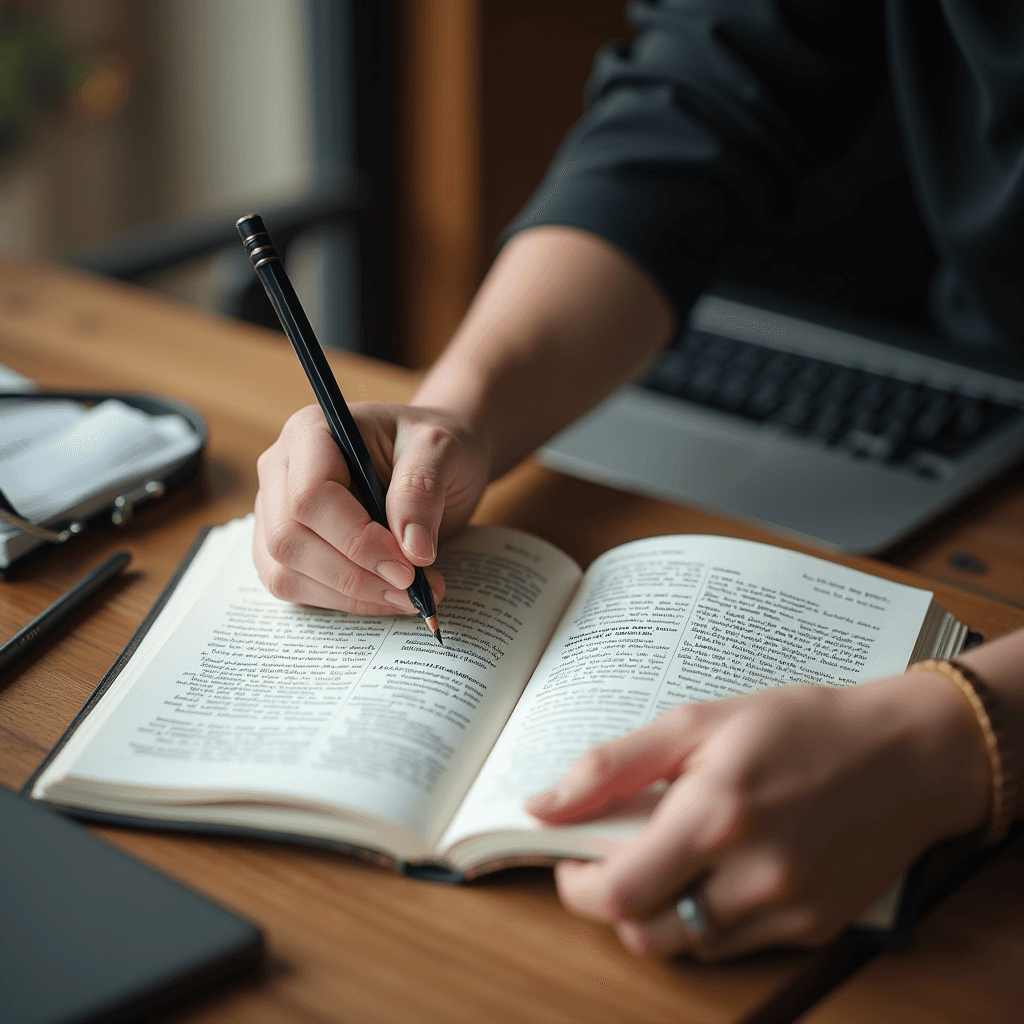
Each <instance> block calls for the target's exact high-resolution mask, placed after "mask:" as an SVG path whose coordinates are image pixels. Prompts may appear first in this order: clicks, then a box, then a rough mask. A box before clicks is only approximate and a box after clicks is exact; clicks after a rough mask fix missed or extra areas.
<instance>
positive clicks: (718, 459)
mask: <svg viewBox="0 0 1024 1024" xmlns="http://www.w3.org/2000/svg"><path fill="white" fill-rule="evenodd" d="M548 451H549V452H557V454H558V455H559V456H561V457H562V458H565V459H567V460H569V461H570V462H574V461H576V460H577V459H578V460H580V461H581V462H585V463H589V464H590V466H591V472H590V473H588V474H587V475H590V476H592V477H593V475H594V470H597V472H598V473H599V474H601V475H603V474H604V473H605V472H607V478H606V480H607V482H608V483H617V482H625V481H630V482H631V483H633V484H634V486H635V485H636V484H640V485H641V486H643V485H644V484H646V485H647V486H646V488H645V489H647V490H653V491H654V492H655V493H658V492H660V493H662V494H664V493H665V492H666V491H668V492H671V491H673V490H676V489H679V490H681V491H683V492H684V493H685V494H686V495H687V496H688V497H689V498H690V499H691V500H694V501H702V500H712V499H713V496H714V494H715V492H717V491H718V489H719V488H720V487H722V486H724V485H726V484H728V483H731V482H732V481H733V479H734V478H735V477H736V476H737V475H740V474H742V473H743V472H744V471H745V470H747V469H748V468H749V467H750V466H751V464H752V463H754V462H756V461H757V460H758V458H759V457H760V456H761V451H760V446H759V445H757V444H747V443H744V442H742V441H738V440H736V441H733V440H730V439H727V438H722V437H721V436H720V435H718V436H715V435H712V434H710V433H705V432H703V431H702V430H701V429H700V427H699V426H692V425H690V424H686V425H683V424H680V423H679V421H678V420H676V422H674V423H666V422H664V420H662V418H661V417H658V416H650V417H649V416H643V415H641V416H637V415H634V414H633V413H632V412H631V411H630V412H627V411H626V410H625V409H623V408H622V407H621V406H620V407H619V408H618V410H616V414H614V415H604V414H603V413H601V412H599V413H598V414H596V415H594V416H592V417H588V418H587V419H586V420H585V421H583V422H581V423H580V424H579V427H578V428H570V429H569V430H567V431H566V432H565V433H564V434H562V435H561V436H560V437H558V438H556V439H555V441H554V442H553V443H552V445H551V447H550V448H549V449H548ZM598 467H600V468H598Z"/></svg>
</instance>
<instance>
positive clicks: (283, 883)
mask: <svg viewBox="0 0 1024 1024" xmlns="http://www.w3.org/2000/svg"><path fill="white" fill-rule="evenodd" d="M331 361H332V363H333V365H334V366H335V369H336V371H337V373H338V377H339V380H340V383H341V386H342V389H343V390H344V391H345V392H346V394H347V395H349V396H350V397H352V398H358V397H366V398H381V399H388V400H398V399H402V398H404V397H405V396H407V395H408V394H409V393H410V391H411V388H412V387H413V386H414V382H415V378H414V376H413V375H412V374H410V373H408V372H407V371H400V370H397V369H395V368H392V367H388V366H384V365H383V364H380V363H374V362H372V361H370V360H366V359H360V358H356V357H351V356H344V355H340V354H334V355H332V356H331ZM0 362H2V363H5V364H8V365H10V366H12V367H13V368H15V369H17V370H20V371H22V372H24V373H27V374H29V375H30V376H32V377H34V378H35V379H37V380H38V381H40V382H41V383H42V384H44V385H48V386H55V387H56V386H59V387H68V386H80V387H106V388H111V389H140V390H152V391H159V392H161V393H165V394H170V395H175V396H177V397H180V398H184V399H186V400H188V401H191V402H192V403H194V404H195V405H196V406H197V407H198V408H199V409H200V410H201V411H202V413H203V415H204V416H205V417H206V418H207V420H208V422H209V425H210V441H209V452H208V454H209V459H208V464H207V469H206V473H205V477H204V480H203V483H202V485H201V486H198V487H196V488H194V489H192V490H191V491H190V492H188V493H185V494H182V495H180V496H179V497H178V498H176V499H174V500H173V501H171V502H170V503H168V504H167V505H165V506H162V507H161V506H154V507H153V508H151V509H149V510H148V511H145V512H143V513H141V514H140V515H139V517H138V519H137V520H136V521H135V522H134V523H132V524H131V525H130V526H129V527H128V528H126V529H125V530H124V531H116V530H114V529H113V528H97V529H95V530H90V531H89V532H88V533H87V534H86V535H85V536H83V537H82V538H81V539H80V540H77V541H76V542H75V543H74V544H73V545H68V546H67V548H66V549H60V550H53V551H49V552H47V553H45V554H44V555H43V556H42V557H40V558H39V559H38V560H37V561H36V562H35V564H34V565H33V566H32V568H31V572H25V573H24V574H22V575H19V576H17V577H16V578H15V579H12V580H9V581H6V582H2V583H0V632H2V633H3V634H9V633H11V632H13V631H14V630H15V629H16V628H18V627H19V626H21V625H22V624H24V623H25V622H27V621H28V620H29V619H30V618H31V617H32V616H33V615H35V614H37V613H38V612H39V611H40V610H41V609H42V608H43V607H45V605H46V604H47V603H48V602H49V601H51V600H53V599H54V598H55V597H56V596H57V595H58V594H59V593H60V592H61V591H62V590H63V589H65V588H66V587H67V585H68V584H69V583H70V582H71V581H72V580H74V579H76V578H78V577H79V576H81V575H83V574H84V572H85V571H87V569H89V568H90V567H92V566H93V565H95V564H96V563H98V562H99V561H100V560H101V559H102V558H103V557H105V555H106V554H107V553H108V552H109V551H111V550H113V549H115V548H116V547H126V548H128V549H129V550H130V551H131V552H132V553H133V558H134V560H133V564H132V566H131V570H130V572H129V574H128V575H127V576H126V578H125V579H124V580H123V581H121V582H120V583H119V584H118V585H116V586H114V587H111V588H110V589H109V590H108V591H107V592H106V593H105V596H104V600H103V601H102V602H101V603H100V604H99V605H98V606H97V607H95V608H93V609H91V610H90V611H88V612H87V613H83V614H82V615H81V616H80V618H79V619H78V620H76V621H75V622H74V623H72V624H70V626H69V628H68V629H67V630H64V631H63V632H62V633H61V635H60V636H58V637H55V638H53V639H52V640H51V641H50V642H49V643H47V644H46V645H45V646H43V647H41V648H40V649H39V650H37V651H36V652H35V653H34V654H33V655H32V656H31V657H30V658H29V659H27V660H26V661H24V662H22V663H21V664H20V665H19V666H18V668H17V670H16V671H15V672H14V673H12V674H11V675H10V676H9V677H8V678H7V679H6V680H5V682H6V684H7V685H6V686H5V687H4V688H3V689H2V690H0V781H2V782H3V783H4V784H5V785H7V786H10V787H18V786H20V785H21V783H22V782H23V781H24V780H25V779H26V778H27V776H28V775H29V774H30V772H31V771H32V770H33V769H34V767H35V766H36V765H37V764H38V763H39V761H40V760H41V759H42V757H43V755H44V753H45V751H46V750H47V749H48V748H49V747H50V746H51V745H52V744H53V743H54V742H55V741H56V739H57V738H58V737H59V735H60V734H61V732H62V731H63V729H64V728H65V727H66V726H67V724H68V723H69V722H70V721H71V719H72V717H73V716H74V714H75V713H76V712H77V710H78V708H79V707H80V706H81V704H82V702H83V701H84V700H85V698H86V697H87V696H88V694H89V692H90V691H91V689H92V688H93V686H94V685H95V683H96V682H97V681H98V680H99V678H100V677H101V676H102V674H103V673H104V671H105V670H106V668H107V667H108V666H109V664H110V662H111V661H112V660H113V659H114V657H115V656H116V655H117V653H118V652H119V651H120V649H121V648H122V646H123V645H124V644H125V642H126V641H127V640H128V638H129V637H130V636H131V634H132V632H133V631H134V629H135V628H136V626H137V625H138V623H139V622H140V620H141V619H142V617H143V616H144V614H145V613H146V611H147V610H148V608H149V606H150V604H151V602H152V601H153V600H154V599H155V597H156V596H157V594H158V593H159V591H160V590H161V588H162V587H163V586H164V584H165V583H166V581H167V579H168V578H169V577H170V575H171V573H172V571H173V569H174V567H175V565H176V564H177V562H178V560H179V559H180V557H181V556H182V554H183V553H184V551H185V550H186V549H187V547H188V545H189V543H190V542H191V540H192V538H193V536H194V535H195V532H196V530H197V529H198V528H199V527H200V526H201V525H203V524H206V523H217V522H223V521H225V520H226V519H228V518H230V517H232V516H237V515H241V514H244V513H245V512H247V511H248V510H249V509H250V508H251V506H252V501H253V497H254V494H255V489H256V477H255V472H254V465H255V460H256V457H257V455H258V453H259V452H260V451H261V450H262V449H263V448H264V447H266V445H268V444H269V443H270V442H271V441H272V440H273V438H274V437H275V436H276V434H277V432H278V430H279V429H280V427H281V425H282V423H283V422H284V420H285V418H286V417H287V416H288V415H289V413H290V412H292V411H293V410H294V409H295V408H297V407H299V406H300V405H302V404H305V403H306V402H308V401H309V399H310V394H309V389H308V385H307V384H306V381H305V380H304V378H303V376H302V374H301V372H300V371H299V369H298V366H297V365H296V362H295V358H294V356H293V355H292V353H291V351H290V349H289V348H288V347H287V345H286V344H285V343H284V342H283V341H282V340H281V339H280V337H279V336H277V335H274V334H271V333H270V332H265V331H261V330H258V329H256V328H250V327H246V326H242V325H240V324H236V323H231V322H227V321H223V320H217V319H213V318H210V317H207V316H204V315H201V314H198V313H196V312H194V311H191V310H189V309H187V308H185V307H183V306H178V305H175V304H173V303H169V302H167V301H165V300H162V299H158V298H156V297H154V296H152V295H147V294H145V293H143V292H141V291H137V290H134V289H131V288H129V287H127V286H123V285H116V284H112V283H109V282H105V281H99V280H92V279H88V278H85V277H82V276H79V275H74V274H71V273H68V272H65V271H62V270H59V269H56V268H52V267H46V266H38V265H36V266H32V265H16V264H10V263H0ZM478 518H479V519H481V520H484V521H489V522H502V523H508V524H513V525H517V526H521V527H523V528H525V529H529V530H532V531H534V532H536V533H539V534H541V535H543V536H546V537H548V538H549V539H551V540H553V541H554V542H555V543H558V544H559V545H561V546H562V547H564V548H565V549H566V550H568V551H569V552H570V553H571V554H573V555H574V556H575V557H576V558H577V559H579V560H580V561H582V562H584V563H585V562H589V561H590V560H591V559H592V558H593V557H594V556H595V555H596V554H598V553H599V552H600V551H601V550H604V549H605V548H606V547H608V546H609V545H611V544H614V543H618V542H620V541H622V540H627V539H630V538H632V537H636V536H642V535H647V534H654V533H665V532H679V531H685V532H710V533H731V534H733V535H736V536H747V537H753V538H755V539H767V535H766V534H764V533H762V532H759V531H757V530H754V529H752V528H749V527H741V526H738V525H737V524H732V523H729V522H727V521H724V520H721V519H717V518H715V517H713V516H710V515H708V514H706V513H699V512H695V511H693V510H688V509H684V508H678V507H674V506H669V505H665V504H662V503H659V502H654V501H647V500H644V499H639V498H635V497H630V496H627V495H623V494H620V493H618V492H614V491H609V490H605V489H603V488H599V487H594V486H593V485H589V484H583V483H580V482H578V481H573V480H569V479H567V478H564V477H559V476H557V475H556V474H553V473H549V472H547V471H545V470H543V469H541V468H539V467H538V466H536V465H533V464H531V463H526V464H524V465H523V466H522V467H520V468H519V469H517V470H516V471H514V472H513V473H512V474H510V475H509V476H508V477H506V478H505V479H503V480H502V481H499V482H498V483H497V484H495V485H494V486H493V487H492V488H491V489H490V490H489V492H488V494H487V496H486V498H485V501H484V503H483V505H482V506H481V509H480V512H479V514H478ZM849 562H850V564H855V565H858V566H860V567H864V568H868V569H869V571H877V572H880V573H881V574H884V575H890V576H892V577H893V578H898V579H902V580H906V581H909V582H914V581H918V582H920V580H919V578H918V577H916V576H914V574H913V573H911V572H910V571H908V570H905V569H899V568H889V567H884V566H881V565H880V564H879V563H875V562H871V561H870V560H867V559H850V560H849ZM936 590H937V592H938V594H939V598H940V600H941V601H942V603H943V604H944V605H945V606H946V607H948V608H949V609H950V610H951V611H953V612H954V613H955V614H957V615H958V616H960V617H962V618H965V619H966V620H967V621H969V622H971V623H972V625H975V626H976V627H978V628H981V629H983V630H984V631H986V632H987V633H988V634H989V635H996V634H998V633H1002V632H1005V631H1008V630H1010V629H1012V628H1015V627H1017V626H1020V625H1022V624H1024V610H1021V609H1017V608H1013V607H1011V606H1008V605H1004V604H998V603H996V602H994V601H991V600H988V599H986V598H984V597H982V596H980V595H976V594H969V593H966V592H964V591H961V590H958V589H956V588H954V587H952V586H949V585H946V584H941V585H938V586H937V587H936ZM97 831H98V832H99V833H100V834H102V835H103V836H105V837H106V838H107V839H109V840H110V841H111V842H113V843H114V844H115V845H117V846H119V847H121V848H122V849H125V850H127V851H129V852H131V853H132V854H134V855H135V856H138V857H139V858H141V859H143V860H145V861H147V862H148V863H150V864H153V865H154V866H156V867H157V868H159V869H160V870H162V871H165V872H166V873H167V874H169V875H173V876H174V877H176V878H178V879H180V880H182V881H184V882H185V883H186V884H188V885H190V886H192V887H193V888H195V889H197V890H199V891H202V892H205V893H207V894H209V895H210V896H212V897H214V898H215V899H217V900H219V901H221V902H223V903H225V904H226V905H228V906H231V907H233V908H235V909H237V910H238V911H239V912H241V913H242V914H244V915H245V916H247V917H249V918H251V919H252V920H254V921H256V922H258V923H259V924H260V925H261V926H262V927H263V928H264V930H265V932H266V935H267V937H268V945H269V950H270V961H269V966H268V971H267V974H266V976H265V977H264V978H263V979H261V980H260V981H259V982H257V983H255V984H253V985H250V986H247V987H245V988H243V989H239V990H237V991H236V992H233V993H228V994H225V995H222V996H220V997H219V998H218V999H217V1000H215V1001H214V1002H211V1003H209V1004H208V1005H206V1006H204V1007H202V1008H200V1009H197V1010H194V1011H191V1012H189V1013H186V1014H183V1015H180V1017H179V1018H178V1019H180V1020H183V1021H191V1022H199V1021H201V1022H203V1024H215V1022H216V1024H219V1022H222V1021H223V1022H227V1021H236V1020H246V1021H249V1020H252V1021H268V1022H274V1024H276V1022H282V1024H285V1022H287V1024H290V1022H297V1021H318V1022H324V1021H339V1022H340V1021H353V1022H354V1021H359V1022H372V1021H381V1022H385V1021H386V1022H405V1021H408V1022H435V1021H440V1020H444V1021H452V1022H458V1021H466V1022H470V1021H474V1022H475V1021H482V1020H488V1021H506V1020H507V1021H517V1022H530V1021H537V1022H541V1021H543V1022H567V1024H568V1022H576V1021H588V1022H590V1021H593V1022H601V1021H608V1022H622V1021H635V1022H641V1021H651V1022H660V1021H666V1020H693V1021H701V1022H708V1024H713V1022H739V1021H744V1020H747V1019H749V1018H750V1017H751V1016H752V1015H754V1014H758V1013H762V1011H765V1012H766V1008H770V1007H773V1006H782V1005H788V1003H787V999H788V998H789V997H790V996H791V995H793V994H794V993H795V994H797V995H799V993H800V992H801V991H803V990H804V988H806V987H807V986H809V985H812V984H813V982H814V979H815V978H816V977H818V975H819V974H820V972H821V971H822V970H823V968H824V966H825V965H826V963H827V962H828V957H829V955H830V954H829V953H828V951H825V952H823V953H822V952H819V953H778V954H771V955H764V956H758V957H754V958H750V959H748V960H744V961H741V962H738V963H733V964H727V965H723V966H718V967H706V966H702V965H698V964H695V963H692V962H689V961H686V960H676V961H671V962H668V963H660V962H641V961H638V960H636V959H634V958H632V957H631V956H629V955H628V954H626V953H625V952H624V951H623V949H622V948H621V947H620V946H619V944H618V943H617V941H616V940H615V939H614V937H613V936H612V934H611V933H610V932H609V931H608V930H607V929H605V928H603V927H601V926H598V925H595V924H592V923H590V922H585V921H579V920H575V919H573V918H571V917H569V916H568V915H567V914H565V912H564V911H563V910H562V909H561V907H560V906H559V905H558V903H557V900H556V899H555V895H554V891H553V887H552V882H551V877H550V873H548V872H543V871H522V872H517V873H506V874H503V875H501V876H498V877H494V878H491V879H487V880H483V881H481V882H479V883H476V884H473V885H470V886H463V887H445V886H439V885H431V884H425V883H421V882H413V881H410V880H407V879H404V878H401V877H397V876H394V875H391V874H388V873H387V872H384V871H382V870H379V869H377V868H373V867H370V866H368V865H365V864H363V863H361V862H359V861H357V860H354V859H352V858H347V857H343V856H340V855H334V854H330V853H325V852H322V851H314V850H307V849H303V848H300V847H292V846H276V845H270V844H265V843H258V842H251V841H240V840H232V839H221V838H210V837H205V836H198V835H173V834H166V833H159V832H156V831H143V830H128V829H113V828H103V829H97ZM772 1019H776V1018H775V1017H772V1016H771V1015H769V1016H767V1017H764V1016H762V1017H759V1020H772ZM779 1019H782V1018H779Z"/></svg>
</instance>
